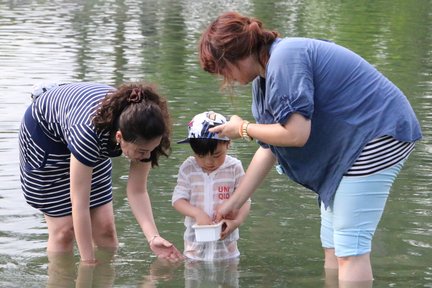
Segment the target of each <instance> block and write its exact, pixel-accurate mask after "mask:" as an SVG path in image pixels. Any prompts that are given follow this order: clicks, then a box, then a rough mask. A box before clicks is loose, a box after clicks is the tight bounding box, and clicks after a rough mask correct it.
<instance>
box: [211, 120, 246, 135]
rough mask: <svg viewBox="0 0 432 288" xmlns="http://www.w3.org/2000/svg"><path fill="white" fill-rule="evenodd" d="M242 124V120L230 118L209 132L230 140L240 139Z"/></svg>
mask: <svg viewBox="0 0 432 288" xmlns="http://www.w3.org/2000/svg"><path fill="white" fill-rule="evenodd" d="M242 124H243V119H242V118H241V117H239V116H237V115H233V116H231V118H230V120H229V121H228V122H226V123H225V124H222V125H218V126H216V127H213V128H210V129H209V131H210V132H214V133H218V134H219V137H225V136H226V137H228V138H230V139H238V138H240V137H241V136H240V133H239V131H240V128H241V125H242Z"/></svg>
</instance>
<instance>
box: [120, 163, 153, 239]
mask: <svg viewBox="0 0 432 288" xmlns="http://www.w3.org/2000/svg"><path fill="white" fill-rule="evenodd" d="M149 171H150V163H141V162H137V161H131V164H130V170H129V179H128V184H127V197H128V201H129V205H130V207H131V210H132V213H133V214H134V216H135V218H136V220H137V222H138V224H139V225H140V227H141V230H142V231H143V233H144V235H145V237H146V238H147V241H150V240H151V238H152V237H153V236H154V235H159V232H158V230H157V228H156V224H155V222H154V218H153V211H152V207H151V202H150V197H149V195H148V192H147V178H148V175H149Z"/></svg>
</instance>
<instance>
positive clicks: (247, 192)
mask: <svg viewBox="0 0 432 288" xmlns="http://www.w3.org/2000/svg"><path fill="white" fill-rule="evenodd" d="M275 162H276V159H275V157H274V156H273V153H272V152H271V150H270V149H264V148H262V147H260V148H258V150H257V151H256V152H255V155H254V157H253V158H252V161H251V163H250V164H249V167H248V169H247V171H246V174H245V176H244V177H243V179H242V181H241V183H240V185H239V187H237V189H236V192H235V193H234V194H233V195H232V196H231V198H230V199H229V200H228V201H226V202H224V203H223V204H222V205H221V206H220V207H219V208H218V211H217V215H216V221H220V220H221V219H223V218H224V217H225V216H227V215H229V214H230V213H231V212H233V211H234V210H238V209H240V208H241V207H242V206H243V205H244V204H245V203H246V201H247V200H248V199H249V198H251V196H252V194H253V193H254V192H255V190H256V189H257V188H258V187H259V185H261V183H262V181H263V180H264V178H265V177H266V176H267V174H268V172H269V171H270V169H271V168H272V167H273V165H274V164H275Z"/></svg>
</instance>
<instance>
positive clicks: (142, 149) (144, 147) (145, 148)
mask: <svg viewBox="0 0 432 288" xmlns="http://www.w3.org/2000/svg"><path fill="white" fill-rule="evenodd" d="M116 139H117V143H120V148H121V150H122V152H123V155H124V156H125V157H126V158H128V159H130V160H131V161H141V162H144V161H145V160H149V158H150V153H151V152H152V151H153V150H154V149H156V147H158V146H159V145H160V142H161V140H162V136H160V137H156V138H154V139H151V140H138V141H136V142H127V141H125V140H124V139H123V137H122V136H121V132H120V131H117V134H116Z"/></svg>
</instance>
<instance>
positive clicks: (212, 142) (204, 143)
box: [189, 138, 229, 156]
mask: <svg viewBox="0 0 432 288" xmlns="http://www.w3.org/2000/svg"><path fill="white" fill-rule="evenodd" d="M228 142H229V141H226V140H218V139H211V138H190V139H189V145H190V146H191V148H192V151H194V153H195V154H197V155H200V156H204V155H207V154H210V155H212V154H214V152H215V151H216V149H217V147H218V145H219V143H228Z"/></svg>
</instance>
